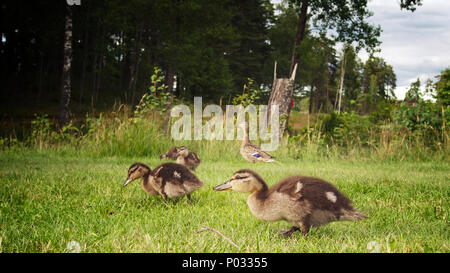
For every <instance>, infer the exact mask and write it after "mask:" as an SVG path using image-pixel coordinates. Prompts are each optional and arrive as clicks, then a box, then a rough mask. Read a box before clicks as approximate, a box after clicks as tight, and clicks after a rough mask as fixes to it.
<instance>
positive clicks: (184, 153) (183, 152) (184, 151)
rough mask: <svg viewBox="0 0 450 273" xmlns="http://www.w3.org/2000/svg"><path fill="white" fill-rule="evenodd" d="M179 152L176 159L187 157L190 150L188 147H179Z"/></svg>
mask: <svg viewBox="0 0 450 273" xmlns="http://www.w3.org/2000/svg"><path fill="white" fill-rule="evenodd" d="M177 150H178V152H177V153H176V157H178V156H182V157H187V156H188V154H189V150H188V148H187V147H186V146H181V147H178V149H177Z"/></svg>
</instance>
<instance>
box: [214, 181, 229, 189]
mask: <svg viewBox="0 0 450 273" xmlns="http://www.w3.org/2000/svg"><path fill="white" fill-rule="evenodd" d="M231 188H232V185H231V181H230V180H228V181H227V182H225V183H223V184H220V185H219V186H216V187H214V189H213V190H215V191H224V190H231Z"/></svg>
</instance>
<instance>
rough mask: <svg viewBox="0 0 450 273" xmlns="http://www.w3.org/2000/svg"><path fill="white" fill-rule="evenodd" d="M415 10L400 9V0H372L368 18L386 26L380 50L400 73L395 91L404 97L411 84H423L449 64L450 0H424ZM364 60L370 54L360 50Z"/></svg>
mask: <svg viewBox="0 0 450 273" xmlns="http://www.w3.org/2000/svg"><path fill="white" fill-rule="evenodd" d="M422 2H423V5H422V6H419V7H417V9H416V11H415V12H411V11H407V10H400V5H399V0H372V1H370V0H369V4H368V9H369V10H371V11H373V12H374V15H373V16H372V17H370V19H369V21H370V22H372V23H374V24H375V25H380V26H381V28H382V29H383V32H382V33H381V37H380V40H381V41H382V44H381V46H380V48H381V52H380V53H377V54H375V56H379V57H382V58H383V59H385V61H386V63H387V64H390V65H392V66H393V68H394V72H395V74H396V76H397V88H396V90H395V94H396V96H397V98H398V99H403V98H404V96H405V93H406V91H407V90H408V87H409V86H410V84H411V83H412V82H414V81H416V80H417V78H420V81H421V83H422V84H425V81H426V80H427V79H429V78H431V79H432V80H433V81H436V78H435V76H436V75H438V74H440V72H441V71H442V70H444V69H445V68H448V67H450V0H424V1H422ZM359 56H360V58H361V59H362V60H363V61H365V60H367V58H368V54H367V53H366V52H364V51H362V52H360V54H359Z"/></svg>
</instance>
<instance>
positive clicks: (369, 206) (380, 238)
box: [0, 150, 450, 253]
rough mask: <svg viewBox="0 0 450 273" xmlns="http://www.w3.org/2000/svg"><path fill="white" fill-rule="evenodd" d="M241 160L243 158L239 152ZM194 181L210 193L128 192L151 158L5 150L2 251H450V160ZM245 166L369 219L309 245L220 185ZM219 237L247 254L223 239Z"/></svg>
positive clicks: (307, 165) (226, 170) (208, 167)
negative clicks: (318, 182)
mask: <svg viewBox="0 0 450 273" xmlns="http://www.w3.org/2000/svg"><path fill="white" fill-rule="evenodd" d="M233 154H234V153H233ZM199 155H200V157H201V158H202V164H201V165H200V166H199V168H198V169H197V170H196V172H195V174H196V175H197V176H198V177H199V178H200V179H201V180H202V181H204V182H205V186H204V187H202V188H201V189H200V190H198V191H196V192H195V193H193V195H192V196H193V199H194V204H192V205H191V204H189V203H188V202H187V200H186V199H185V198H183V199H178V200H170V201H169V202H168V203H167V204H166V203H164V202H163V201H162V199H161V198H160V197H155V196H150V195H147V194H146V193H145V192H144V190H143V189H142V187H141V185H140V181H135V182H133V183H131V184H130V185H129V186H127V187H126V188H123V187H122V184H123V182H124V180H125V179H126V173H127V169H128V167H129V165H131V164H132V163H133V162H135V161H142V162H146V163H148V164H149V165H150V166H152V167H155V166H156V165H157V164H159V163H160V160H159V159H157V158H155V157H153V158H145V157H137V158H130V157H101V156H97V157H89V156H86V155H82V154H81V153H79V154H78V153H73V152H72V153H64V152H58V151H41V152H38V151H32V150H15V151H12V150H10V151H8V150H7V151H3V152H0V186H1V187H0V250H1V252H67V251H68V250H67V248H66V247H67V244H68V243H69V242H70V241H77V242H79V244H80V245H81V251H82V252H368V251H370V250H368V249H367V245H368V243H369V242H371V241H376V242H377V243H378V245H379V247H380V248H379V250H380V251H381V252H447V253H448V252H449V247H450V244H449V239H450V229H449V226H450V225H449V196H450V165H449V162H446V161H440V162H439V161H435V162H433V161H429V162H423V161H418V162H407V161H403V162H387V163H384V162H381V161H369V160H366V161H358V160H344V161H342V160H337V159H335V160H334V159H328V160H325V159H322V160H315V161H307V160H292V159H288V158H282V157H281V158H279V159H280V161H281V162H282V163H273V164H251V163H247V162H246V161H244V160H243V159H242V158H241V157H240V156H238V153H236V155H237V156H236V157H235V158H234V159H233V160H227V161H224V160H222V161H221V160H208V158H207V156H204V155H203V156H202V153H201V152H199ZM241 168H251V169H253V170H255V171H257V172H258V173H260V174H261V176H262V177H263V178H264V179H265V180H266V181H267V183H268V184H269V185H273V184H274V183H276V182H277V181H279V180H280V179H282V178H284V177H286V176H288V175H291V174H302V175H308V176H317V177H321V178H323V179H325V180H328V181H330V182H332V183H333V184H335V185H336V186H337V187H338V188H339V189H340V190H341V191H342V192H343V193H345V194H346V195H347V196H348V197H349V198H350V199H351V200H352V201H353V204H354V206H355V207H356V208H358V209H359V210H361V211H363V212H364V213H365V214H366V215H368V216H369V217H370V218H369V219H367V220H364V221H359V222H336V223H331V224H329V225H326V226H323V227H319V228H312V229H311V231H310V233H309V235H308V238H307V239H304V238H303V237H302V236H301V234H300V233H298V232H297V233H295V234H294V235H293V236H292V237H291V238H287V239H284V238H280V237H279V236H277V235H276V233H277V230H278V229H280V228H288V227H289V224H288V223H286V222H275V223H269V222H263V221H260V220H258V219H256V218H255V217H254V216H253V215H252V214H251V213H250V211H249V209H248V207H247V204H246V198H247V196H246V195H245V194H240V193H236V192H230V191H227V192H214V191H213V190H212V188H213V187H214V186H215V185H217V184H219V183H221V182H223V181H225V180H227V179H228V178H229V177H230V176H231V174H232V173H233V172H235V171H237V170H238V169H241ZM202 226H208V227H211V228H214V229H216V230H218V231H220V232H221V233H222V234H223V235H225V236H227V237H228V238H230V239H231V240H232V241H233V242H235V243H236V244H237V245H239V246H240V248H241V249H240V250H238V249H237V248H235V247H234V246H232V245H231V244H230V243H229V242H227V241H225V240H223V239H222V238H221V237H220V236H219V235H218V234H216V233H213V232H210V231H204V232H201V233H196V231H198V230H200V229H201V227H202Z"/></svg>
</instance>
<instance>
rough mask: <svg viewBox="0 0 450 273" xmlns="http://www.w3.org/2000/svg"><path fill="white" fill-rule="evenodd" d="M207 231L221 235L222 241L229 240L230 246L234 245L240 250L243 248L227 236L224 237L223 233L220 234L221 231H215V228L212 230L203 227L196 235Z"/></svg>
mask: <svg viewBox="0 0 450 273" xmlns="http://www.w3.org/2000/svg"><path fill="white" fill-rule="evenodd" d="M205 230H209V231H212V232H215V233H217V234H219V235H220V236H222V239H224V240H227V241H228V242H229V243H230V244H232V245H233V246H235V247H236V248H237V249H238V250H241V248H240V247H239V246H238V245H237V244H235V243H234V242H233V241H231V240H230V238H228V237H226V236H225V235H223V234H222V233H220V231H217V230H215V229H213V228H210V227H202V228H201V229H200V230H198V231H196V232H195V234H197V233H200V232H203V231H205Z"/></svg>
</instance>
